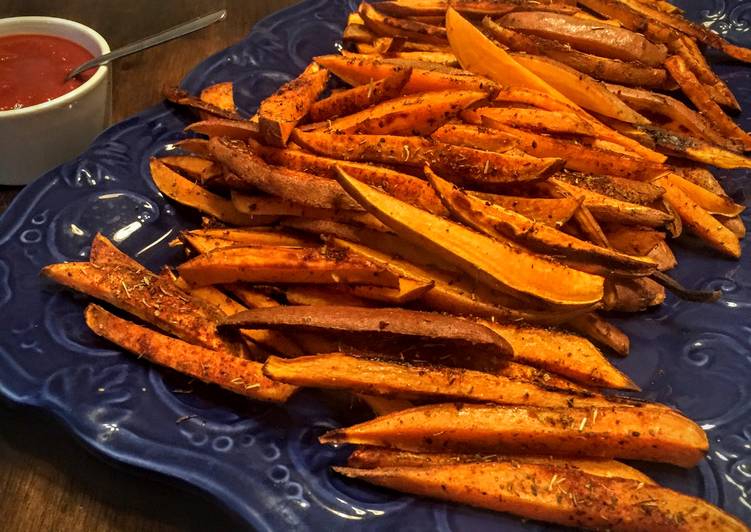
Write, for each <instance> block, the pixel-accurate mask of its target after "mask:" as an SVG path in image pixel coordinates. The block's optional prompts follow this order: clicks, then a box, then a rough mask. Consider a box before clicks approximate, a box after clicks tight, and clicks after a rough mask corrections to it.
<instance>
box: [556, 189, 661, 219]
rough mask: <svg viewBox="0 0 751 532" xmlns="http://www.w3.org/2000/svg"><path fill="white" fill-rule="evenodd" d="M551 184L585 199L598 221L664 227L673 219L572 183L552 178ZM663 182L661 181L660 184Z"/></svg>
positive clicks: (653, 210) (649, 208)
mask: <svg viewBox="0 0 751 532" xmlns="http://www.w3.org/2000/svg"><path fill="white" fill-rule="evenodd" d="M549 181H550V184H551V185H553V186H556V187H560V188H561V189H563V190H565V191H566V192H568V193H569V194H571V195H572V196H574V197H579V198H582V197H583V198H584V205H585V206H586V207H587V208H588V209H589V210H590V212H592V214H593V215H594V216H595V217H596V218H597V219H598V220H602V221H604V222H615V223H624V224H629V225H643V226H646V227H662V226H664V225H665V224H666V223H667V222H669V221H670V220H671V219H672V216H671V215H670V214H668V213H665V212H662V211H660V210H657V209H653V208H651V207H646V206H644V205H639V204H637V203H629V202H627V201H622V200H618V199H615V198H611V197H608V196H605V195H603V194H599V193H597V192H593V191H591V190H587V189H585V188H581V187H578V186H576V185H572V184H571V183H570V182H567V181H564V180H561V179H558V178H551V179H550V180H549ZM661 183H662V182H661V181H660V184H661Z"/></svg>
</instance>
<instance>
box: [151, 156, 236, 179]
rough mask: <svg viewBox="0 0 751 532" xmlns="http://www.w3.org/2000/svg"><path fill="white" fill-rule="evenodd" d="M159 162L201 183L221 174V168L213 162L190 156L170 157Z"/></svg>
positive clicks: (162, 158)
mask: <svg viewBox="0 0 751 532" xmlns="http://www.w3.org/2000/svg"><path fill="white" fill-rule="evenodd" d="M159 161H160V162H161V163H163V164H165V165H167V166H168V167H169V168H171V169H172V170H175V171H176V172H180V173H182V174H184V175H186V176H188V177H190V178H192V179H195V180H197V181H199V182H201V183H205V182H207V181H211V179H212V178H215V177H216V176H218V175H221V174H222V168H221V167H220V166H219V165H218V164H216V163H215V162H214V161H210V160H208V159H204V158H202V157H196V156H192V155H172V156H168V157H160V158H159Z"/></svg>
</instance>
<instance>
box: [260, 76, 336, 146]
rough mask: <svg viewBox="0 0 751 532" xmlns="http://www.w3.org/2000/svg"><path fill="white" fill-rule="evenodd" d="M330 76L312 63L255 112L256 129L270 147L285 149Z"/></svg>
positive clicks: (263, 102)
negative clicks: (257, 125)
mask: <svg viewBox="0 0 751 532" xmlns="http://www.w3.org/2000/svg"><path fill="white" fill-rule="evenodd" d="M328 79H329V73H328V71H327V70H326V69H325V68H321V67H320V66H319V65H318V64H316V63H311V64H310V65H308V67H307V68H306V69H305V70H304V71H303V73H302V74H300V75H299V76H298V77H297V78H295V79H294V80H292V81H290V82H289V83H286V84H284V85H282V87H281V88H280V89H279V90H278V91H276V92H275V93H274V94H272V95H271V96H269V97H268V98H266V99H265V100H264V101H262V102H261V105H260V107H259V108H258V116H259V126H260V129H261V135H262V136H263V138H264V140H265V141H266V142H267V143H269V144H271V145H272V146H284V145H285V144H287V139H288V138H289V135H290V133H292V130H293V129H294V128H295V126H296V125H297V123H298V122H299V121H300V120H302V119H303V118H304V117H305V116H306V115H307V114H308V111H310V107H311V106H312V105H313V103H314V102H315V101H316V100H317V99H318V96H319V95H320V94H321V92H323V89H324V88H325V87H326V83H327V82H328Z"/></svg>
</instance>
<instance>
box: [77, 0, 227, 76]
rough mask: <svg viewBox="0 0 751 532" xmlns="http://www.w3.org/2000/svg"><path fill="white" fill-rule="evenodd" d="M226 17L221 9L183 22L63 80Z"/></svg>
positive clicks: (105, 55) (117, 51) (87, 64)
mask: <svg viewBox="0 0 751 532" xmlns="http://www.w3.org/2000/svg"><path fill="white" fill-rule="evenodd" d="M226 16H227V10H226V9H222V10H220V11H217V12H216V13H211V14H210V15H205V16H203V17H200V18H197V19H195V20H191V21H190V22H185V23H184V24H179V25H177V26H175V27H173V28H170V29H168V30H164V31H163V32H160V33H157V34H156V35H151V36H150V37H146V38H145V39H141V40H140V41H136V42H134V43H131V44H128V45H125V46H123V47H121V48H118V49H116V50H113V51H111V52H109V53H107V54H104V55H100V56H99V57H95V58H94V59H91V60H90V61H86V62H85V63H84V64H82V65H81V66H79V67H78V68H76V69H75V70H72V71H71V72H70V73H69V74H68V75H67V76H66V77H65V79H66V81H67V80H69V79H71V78H74V77H76V76H77V75H79V74H80V73H81V72H85V71H86V70H88V69H90V68H93V67H95V66H99V65H104V64H107V63H109V62H110V61H113V60H115V59H119V58H121V57H123V56H126V55H130V54H133V53H136V52H140V51H141V50H145V49H146V48H151V47H152V46H156V45H157V44H162V43H164V42H167V41H171V40H172V39H176V38H178V37H182V36H183V35H187V34H188V33H193V32H194V31H198V30H200V29H203V28H205V27H206V26H210V25H211V24H213V23H214V22H219V21H220V20H224V18H225V17H226Z"/></svg>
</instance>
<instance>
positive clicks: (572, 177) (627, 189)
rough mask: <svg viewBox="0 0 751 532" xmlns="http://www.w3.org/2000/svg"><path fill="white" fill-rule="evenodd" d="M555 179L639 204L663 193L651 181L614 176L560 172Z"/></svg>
mask: <svg viewBox="0 0 751 532" xmlns="http://www.w3.org/2000/svg"><path fill="white" fill-rule="evenodd" d="M555 179H557V180H558V181H565V182H566V183H570V184H571V185H574V186H576V187H579V188H584V189H586V190H590V191H592V192H596V193H598V194H601V195H603V196H608V197H609V198H613V199H617V200H620V201H625V202H628V203H637V204H639V205H652V204H654V203H655V202H657V201H659V200H660V199H661V198H662V195H663V194H664V193H665V190H664V189H663V188H662V187H659V186H657V185H654V184H653V183H647V182H642V181H634V180H633V179H625V178H622V177H615V176H606V175H592V174H581V173H577V172H561V173H558V174H556V175H555Z"/></svg>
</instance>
